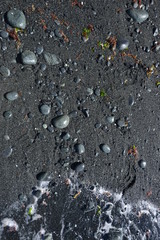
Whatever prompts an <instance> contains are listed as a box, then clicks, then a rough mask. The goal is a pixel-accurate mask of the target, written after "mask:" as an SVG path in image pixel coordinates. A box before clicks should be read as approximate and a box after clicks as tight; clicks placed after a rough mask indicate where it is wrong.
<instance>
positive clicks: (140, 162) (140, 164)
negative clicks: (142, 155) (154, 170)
mask: <svg viewBox="0 0 160 240" xmlns="http://www.w3.org/2000/svg"><path fill="white" fill-rule="evenodd" d="M138 165H139V166H140V168H142V169H145V168H146V165H147V163H146V161H144V160H143V159H141V160H139V162H138Z"/></svg>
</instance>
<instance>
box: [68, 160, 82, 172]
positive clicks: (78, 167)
mask: <svg viewBox="0 0 160 240" xmlns="http://www.w3.org/2000/svg"><path fill="white" fill-rule="evenodd" d="M84 167H85V165H84V163H82V162H74V163H72V165H71V169H72V170H74V171H76V172H82V171H83V170H84Z"/></svg>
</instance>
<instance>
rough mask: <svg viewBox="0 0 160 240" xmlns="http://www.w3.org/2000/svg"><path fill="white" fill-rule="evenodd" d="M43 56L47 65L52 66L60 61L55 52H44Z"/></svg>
mask: <svg viewBox="0 0 160 240" xmlns="http://www.w3.org/2000/svg"><path fill="white" fill-rule="evenodd" d="M43 56H44V59H45V60H46V62H47V64H48V65H52V66H54V65H57V64H59V63H60V62H61V59H60V58H59V57H57V56H56V55H55V54H52V53H49V52H44V54H43Z"/></svg>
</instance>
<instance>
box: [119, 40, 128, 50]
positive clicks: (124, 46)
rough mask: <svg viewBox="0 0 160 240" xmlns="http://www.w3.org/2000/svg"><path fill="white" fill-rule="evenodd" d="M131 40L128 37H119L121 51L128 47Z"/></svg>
mask: <svg viewBox="0 0 160 240" xmlns="http://www.w3.org/2000/svg"><path fill="white" fill-rule="evenodd" d="M128 46H129V41H128V40H127V39H118V41H117V46H116V47H117V49H118V50H120V51H123V50H126V49H128Z"/></svg>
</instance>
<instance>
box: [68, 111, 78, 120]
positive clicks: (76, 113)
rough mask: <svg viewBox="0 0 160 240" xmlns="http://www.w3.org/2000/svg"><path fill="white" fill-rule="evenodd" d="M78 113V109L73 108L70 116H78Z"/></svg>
mask: <svg viewBox="0 0 160 240" xmlns="http://www.w3.org/2000/svg"><path fill="white" fill-rule="evenodd" d="M77 115H78V112H77V111H76V110H73V111H72V112H70V113H69V116H70V117H71V118H76V117H77Z"/></svg>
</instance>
